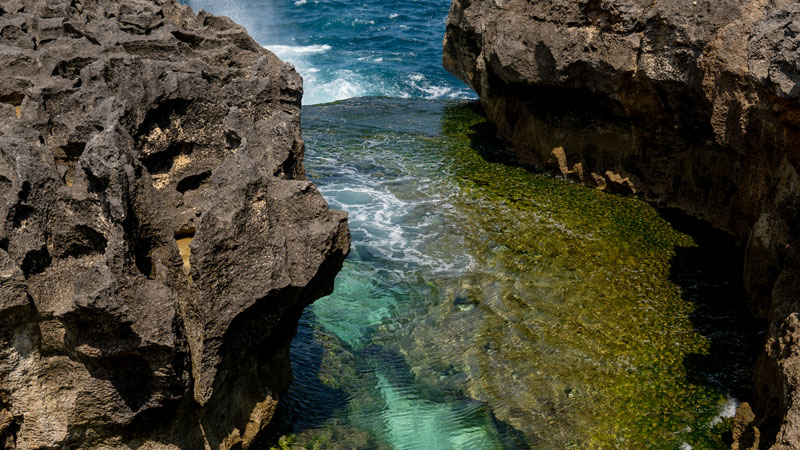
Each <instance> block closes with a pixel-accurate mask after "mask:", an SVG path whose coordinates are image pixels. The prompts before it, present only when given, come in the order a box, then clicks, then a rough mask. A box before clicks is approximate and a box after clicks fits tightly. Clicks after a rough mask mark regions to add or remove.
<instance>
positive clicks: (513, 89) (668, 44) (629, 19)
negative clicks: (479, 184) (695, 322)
mask: <svg viewBox="0 0 800 450" xmlns="http://www.w3.org/2000/svg"><path fill="white" fill-rule="evenodd" d="M798 55H800V3H797V2H796V1H793V0H769V1H753V2H751V1H742V0H696V1H690V0H681V1H655V2H654V1H651V0H578V1H571V0H548V1H544V0H533V1H525V0H491V1H490V0H454V1H453V4H452V7H451V10H450V16H449V18H448V22H447V33H446V36H445V41H444V56H443V63H444V66H445V68H447V69H448V70H449V71H451V72H452V73H453V74H455V75H456V76H458V77H460V78H461V79H462V80H464V81H465V82H466V83H468V84H469V85H470V86H471V87H472V88H473V89H474V90H475V91H476V92H477V93H478V94H479V96H480V102H481V104H482V106H483V108H484V110H485V111H486V114H487V116H488V117H489V119H490V121H491V122H492V123H493V124H494V125H495V126H496V128H497V131H498V133H499V135H500V136H501V137H502V138H503V139H504V140H505V141H506V142H507V143H508V144H509V146H510V147H511V148H512V149H513V151H514V152H515V154H516V156H517V159H518V160H519V162H520V163H522V164H526V165H531V166H537V167H539V168H544V169H549V170H552V171H556V172H559V173H561V174H562V175H564V176H565V177H570V178H573V179H576V180H579V181H582V182H584V183H586V184H589V185H593V186H596V187H598V188H601V189H608V190H613V191H617V192H624V193H629V194H636V195H639V196H641V197H642V198H644V199H647V200H650V201H653V202H657V203H658V204H659V205H662V206H670V207H677V208H679V209H681V210H683V211H686V212H688V213H690V214H691V215H694V216H696V217H699V218H702V219H705V220H706V221H708V222H710V223H711V224H713V225H714V226H716V227H717V228H720V229H722V230H725V231H727V232H729V233H730V234H731V235H733V236H734V237H735V238H736V239H737V240H738V241H739V242H740V243H741V244H743V245H746V263H745V265H746V267H745V272H744V281H745V285H746V287H747V290H748V294H749V298H750V300H751V304H752V307H753V310H754V311H755V312H756V313H757V314H758V315H759V316H761V317H763V318H765V319H767V320H768V322H769V330H768V340H767V343H766V346H765V352H764V355H763V357H762V358H761V361H760V362H759V364H758V367H757V368H756V376H755V378H756V379H755V384H756V390H757V395H756V398H754V399H753V403H752V404H753V407H754V408H753V411H754V413H755V418H754V419H753V423H754V424H755V426H756V427H757V428H758V429H760V433H761V434H760V444H759V445H761V447H762V448H766V447H769V446H770V445H774V447H775V448H800V393H798V387H800V363H798V362H797V359H796V358H797V355H796V353H797V347H796V342H797V338H796V336H795V333H796V329H797V327H796V326H795V321H796V313H798V312H800V254H799V253H798V249H799V248H800V233H799V232H798V230H800V176H798V170H799V169H800V120H799V119H800V58H799V57H798ZM553 149H557V150H558V152H556V153H554V150H553ZM581 173H582V174H589V175H590V176H586V175H580V174H581ZM742 445H745V444H742Z"/></svg>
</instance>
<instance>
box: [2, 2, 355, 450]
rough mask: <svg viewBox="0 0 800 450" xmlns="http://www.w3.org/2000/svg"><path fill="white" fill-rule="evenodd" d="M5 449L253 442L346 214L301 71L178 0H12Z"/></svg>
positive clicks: (320, 291)
mask: <svg viewBox="0 0 800 450" xmlns="http://www.w3.org/2000/svg"><path fill="white" fill-rule="evenodd" d="M0 60H2V61H3V64H2V66H1V67H0V444H2V446H3V448H12V449H13V448H17V449H28V448H98V447H102V448H204V447H205V448H209V447H210V448H214V449H216V448H234V447H235V448H240V447H242V446H243V447H247V446H248V445H249V444H250V442H252V440H253V439H254V438H255V437H257V435H258V433H259V432H260V431H261V430H262V429H263V428H264V426H266V425H267V424H268V423H269V421H270V418H271V416H272V412H273V411H274V408H275V404H276V402H277V399H278V397H279V396H280V394H281V393H282V392H283V390H284V389H285V388H286V386H287V385H288V383H289V381H290V380H291V372H290V368H289V360H288V345H289V342H290V341H291V339H292V337H293V335H294V332H295V328H296V325H297V320H298V318H299V316H300V314H301V311H302V309H303V307H305V306H306V305H308V304H309V303H311V302H312V301H313V300H314V299H316V298H318V297H320V296H322V295H325V294H326V293H329V292H330V291H331V289H332V286H333V278H334V276H335V274H336V272H337V271H338V270H339V268H340V267H341V263H342V261H343V259H344V257H345V255H346V254H347V251H348V248H349V242H350V240H349V234H348V230H347V221H346V215H345V214H344V213H343V212H340V211H331V210H329V209H328V205H327V203H326V202H325V200H324V199H323V198H322V196H321V195H320V194H319V193H318V192H317V190H316V189H315V187H314V186H313V184H312V183H310V182H309V181H307V180H306V179H305V175H304V169H303V164H302V161H303V150H304V145H303V141H302V139H301V137H300V98H301V96H302V81H301V78H300V76H299V75H297V73H295V71H294V70H293V69H292V68H291V66H289V65H286V64H284V63H283V62H282V61H280V60H279V59H278V58H277V57H276V56H274V55H273V54H272V53H270V52H268V51H266V50H264V49H263V48H261V47H260V46H259V45H257V44H256V43H255V41H253V40H252V39H251V38H250V37H249V36H248V35H247V33H246V32H245V30H244V29H243V28H242V27H240V26H238V25H235V24H234V23H233V22H231V21H230V20H228V19H226V18H222V17H215V16H212V15H210V14H207V13H200V14H199V15H195V14H194V13H193V12H192V10H191V9H190V8H188V7H186V6H181V5H179V4H178V3H177V2H176V1H171V0H156V1H145V0H137V1H133V2H112V1H91V0H84V1H81V0H71V1H70V0H64V1H59V0H55V1H54V0H47V1H45V0H38V1H37V0H25V1H17V0H8V1H4V2H2V4H0Z"/></svg>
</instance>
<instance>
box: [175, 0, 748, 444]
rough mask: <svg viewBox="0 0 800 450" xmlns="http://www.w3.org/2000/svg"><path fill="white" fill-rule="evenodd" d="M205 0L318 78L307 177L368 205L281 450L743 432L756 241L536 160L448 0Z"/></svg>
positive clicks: (362, 207)
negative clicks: (461, 48)
mask: <svg viewBox="0 0 800 450" xmlns="http://www.w3.org/2000/svg"><path fill="white" fill-rule="evenodd" d="M186 3H188V4H190V5H191V6H192V7H193V8H195V9H200V8H205V9H207V10H209V11H210V12H213V13H216V14H223V15H228V16H230V17H231V18H233V19H234V20H236V21H238V22H239V23H242V24H243V25H245V26H246V27H247V28H248V30H249V31H250V33H251V34H252V35H253V36H254V37H255V38H256V40H257V41H258V42H260V43H261V44H262V45H264V46H265V47H267V48H269V49H271V50H272V51H274V52H275V53H276V54H278V56H280V57H281V58H283V59H285V60H289V61H291V62H292V63H293V64H294V65H295V67H296V68H297V69H298V71H299V72H300V73H301V74H302V75H303V77H304V84H305V97H304V105H305V106H304V107H303V134H304V139H305V142H306V146H307V149H306V160H305V167H306V171H307V175H308V176H309V178H310V179H312V180H313V181H314V182H315V183H316V185H317V187H318V188H319V190H320V191H321V192H322V194H323V195H324V196H325V198H326V199H327V200H328V202H329V204H330V205H331V207H333V208H336V209H343V210H345V211H347V212H348V214H349V218H350V229H351V233H352V237H353V245H352V248H351V254H350V256H349V257H348V258H347V260H346V261H345V264H344V267H343V269H342V271H341V272H340V274H339V275H338V277H337V279H336V288H335V290H334V292H333V294H332V295H330V296H328V297H326V298H323V299H320V300H318V301H317V302H315V303H314V304H313V305H311V306H310V307H309V308H307V309H306V311H305V313H304V315H303V317H302V319H301V322H300V324H299V327H298V332H297V337H296V338H295V340H294V341H293V344H292V365H293V372H294V375H295V381H294V382H293V384H292V386H291V387H290V389H289V391H288V392H287V393H286V394H285V395H284V396H283V398H282V400H281V405H280V408H279V412H278V414H277V416H276V418H275V419H274V420H273V428H274V429H272V430H270V432H269V433H268V435H266V436H265V438H264V440H263V442H261V443H260V446H261V448H266V449H268V448H279V449H289V448H291V449H301V448H302V449H306V448H307V449H397V450H412V449H418V450H439V449H442V450H444V449H476V450H477V449H529V448H530V449H686V448H694V449H714V448H725V444H726V443H725V440H724V437H723V436H724V433H725V431H726V430H727V429H728V428H729V426H730V419H729V418H730V416H731V415H732V412H733V411H734V410H735V407H736V404H737V400H736V398H737V396H739V395H740V393H741V392H742V379H743V378H744V377H745V375H746V372H747V367H748V364H749V363H750V356H749V355H751V354H752V353H753V349H752V348H749V347H748V346H747V345H746V342H748V340H753V341H755V339H750V338H751V337H752V336H753V335H754V334H755V333H757V332H758V330H757V329H755V328H754V329H750V330H746V329H743V328H742V317H743V315H744V314H745V313H744V312H743V304H742V301H741V300H742V299H741V286H740V285H739V284H737V282H736V279H737V278H738V277H739V274H740V270H741V265H740V264H741V261H740V254H739V253H737V251H736V249H735V248H733V247H731V246H729V245H727V244H726V243H724V242H722V241H720V240H718V239H716V238H714V237H708V236H706V235H705V234H704V233H700V232H699V231H698V229H697V227H695V226H689V225H686V224H685V223H683V222H682V221H681V220H677V219H675V218H674V217H671V214H670V213H668V212H664V211H658V210H656V209H655V208H653V207H652V206H650V205H648V204H646V203H644V202H641V201H638V200H636V199H630V198H622V197H619V196H613V195H608V194H604V193H601V192H599V191H596V190H592V189H588V188H585V187H582V186H578V185H576V184H574V183H570V182H567V181H565V180H562V179H559V178H555V177H550V176H544V175H539V174H534V173H532V172H530V171H527V170H524V169H522V168H519V167H515V166H514V165H513V160H512V159H511V158H510V157H509V156H508V155H507V154H506V153H505V151H504V149H503V148H502V145H500V144H499V143H498V142H496V141H495V140H494V137H493V136H494V133H493V131H492V129H491V127H490V126H489V125H488V124H487V122H486V119H485V117H484V116H483V115H482V114H481V112H480V110H479V108H478V107H477V106H476V103H475V102H474V101H471V100H470V99H473V98H474V95H473V94H472V93H471V92H470V91H469V90H468V89H467V88H466V87H465V86H464V85H463V84H462V83H461V82H460V81H458V80H456V79H455V78H453V77H452V76H450V75H449V74H447V73H446V72H445V71H444V70H443V69H442V68H441V42H442V37H443V33H444V23H445V18H446V15H447V10H448V8H449V3H448V2H446V1H429V0H419V1H397V2H377V1H366V2H345V1H327V0H318V1H312V0H294V1H270V0H251V1H244V0H241V1H234V0H223V1H213V2H212V1H210V0H188V1H186Z"/></svg>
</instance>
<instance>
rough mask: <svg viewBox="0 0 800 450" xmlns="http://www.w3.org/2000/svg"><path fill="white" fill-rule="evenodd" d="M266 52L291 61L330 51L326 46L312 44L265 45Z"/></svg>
mask: <svg viewBox="0 0 800 450" xmlns="http://www.w3.org/2000/svg"><path fill="white" fill-rule="evenodd" d="M264 47H265V48H266V49H267V50H269V51H271V52H272V53H275V54H276V55H278V58H281V59H285V60H288V61H289V62H294V61H292V58H293V57H296V56H298V55H307V54H309V53H324V52H327V51H328V50H330V49H331V46H330V45H328V44H313V45H279V44H272V45H265V46H264Z"/></svg>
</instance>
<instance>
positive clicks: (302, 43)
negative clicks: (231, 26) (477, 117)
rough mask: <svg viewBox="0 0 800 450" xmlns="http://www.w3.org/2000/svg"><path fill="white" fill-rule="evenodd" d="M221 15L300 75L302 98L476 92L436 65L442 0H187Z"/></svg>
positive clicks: (446, 96)
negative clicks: (303, 92)
mask: <svg viewBox="0 0 800 450" xmlns="http://www.w3.org/2000/svg"><path fill="white" fill-rule="evenodd" d="M186 3H188V4H189V5H191V6H192V7H193V8H194V9H195V10H198V9H206V10H207V11H210V12H213V13H216V14H221V15H226V16H228V17H230V18H232V19H233V20H235V21H236V22H238V23H240V24H242V25H244V26H245V27H246V28H247V30H248V31H249V32H250V34H251V35H252V36H253V37H254V38H255V39H256V41H258V43H260V44H261V45H263V46H264V47H266V48H268V49H270V50H272V51H273V52H274V53H275V54H276V55H278V56H279V57H280V58H281V59H283V60H284V61H289V62H291V63H292V64H294V66H295V68H296V69H297V71H298V72H300V74H301V75H302V76H303V80H304V86H305V95H304V96H303V104H307V105H313V104H318V103H328V102H332V101H336V100H343V99H346V98H352V97H364V96H385V97H402V98H408V97H413V98H417V97H419V98H427V99H464V98H474V93H472V92H471V91H470V90H469V89H468V88H467V87H466V86H465V85H464V83H462V82H461V81H459V80H457V79H456V78H455V77H453V76H452V75H450V74H449V73H447V72H446V71H445V70H444V69H442V67H441V59H442V57H441V54H442V38H443V36H444V29H445V20H446V17H447V12H448V9H449V7H450V2H449V1H447V0H399V1H381V0H367V1H358V2H356V1H337V0H294V1H292V0H189V1H187V2H186Z"/></svg>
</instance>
